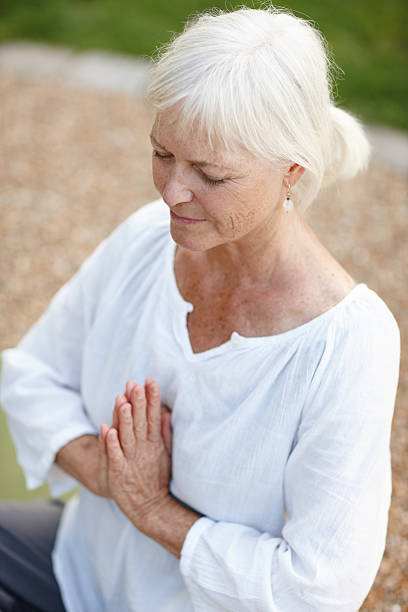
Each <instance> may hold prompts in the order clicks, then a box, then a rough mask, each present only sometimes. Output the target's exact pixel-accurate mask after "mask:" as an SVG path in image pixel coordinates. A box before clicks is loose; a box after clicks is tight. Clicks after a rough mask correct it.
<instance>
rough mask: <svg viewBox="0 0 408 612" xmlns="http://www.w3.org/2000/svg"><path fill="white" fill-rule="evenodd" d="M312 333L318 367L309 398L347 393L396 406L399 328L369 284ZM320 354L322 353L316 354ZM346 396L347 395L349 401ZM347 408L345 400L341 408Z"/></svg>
mask: <svg viewBox="0 0 408 612" xmlns="http://www.w3.org/2000/svg"><path fill="white" fill-rule="evenodd" d="M326 315H327V316H326V317H325V320H324V321H323V322H322V323H323V324H322V325H321V326H320V327H319V329H317V330H316V334H315V335H314V340H315V342H314V346H313V349H314V351H315V353H316V355H315V356H316V357H317V358H316V360H315V369H314V373H313V376H312V379H311V383H310V387H309V392H308V403H309V405H310V404H315V405H319V403H320V402H319V401H318V398H319V397H325V398H326V399H327V398H332V399H331V400H330V403H333V400H334V398H335V397H343V399H344V402H346V401H347V403H350V401H351V400H350V398H352V397H353V398H354V399H353V401H352V404H353V405H355V404H356V402H357V404H358V405H359V406H363V405H365V406H366V407H367V409H368V408H369V406H368V404H367V402H366V399H367V398H368V397H371V398H372V399H373V398H374V397H375V398H376V399H375V402H374V400H373V402H372V405H374V404H377V405H378V406H380V407H381V402H380V398H382V400H383V403H389V404H390V407H392V406H393V402H394V399H395V392H396V387H397V383H398V375H399V361H400V332H399V328H398V325H397V322H396V320H395V318H394V316H393V314H392V312H391V311H390V309H389V308H388V306H387V305H386V303H385V302H384V301H383V300H382V299H381V298H380V297H379V295H377V293H375V292H374V291H372V290H371V289H369V288H368V287H367V286H366V285H364V284H360V285H357V286H356V287H355V288H354V289H353V291H352V292H351V293H350V294H348V295H347V296H346V298H344V299H343V300H342V302H340V303H339V304H338V305H337V306H336V307H334V308H333V309H332V311H331V312H329V313H326ZM317 353H318V355H317ZM346 398H347V400H346ZM342 409H344V405H343V407H342Z"/></svg>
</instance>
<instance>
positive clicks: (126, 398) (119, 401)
mask: <svg viewBox="0 0 408 612" xmlns="http://www.w3.org/2000/svg"><path fill="white" fill-rule="evenodd" d="M135 386H136V383H135V382H133V381H129V382H127V383H126V390H125V393H124V394H123V395H117V396H116V401H115V407H114V409H113V415H112V427H114V428H115V429H116V430H117V431H119V409H120V407H121V406H123V404H126V403H129V404H130V405H132V403H131V393H132V389H133V388H134V387H135ZM161 418H162V420H161V426H162V438H163V442H164V446H165V447H166V450H167V452H168V454H169V455H171V449H172V431H171V410H170V408H169V407H168V406H166V405H165V404H162V406H161ZM103 427H107V426H106V425H103Z"/></svg>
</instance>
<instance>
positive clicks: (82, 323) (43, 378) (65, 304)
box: [1, 222, 129, 495]
mask: <svg viewBox="0 0 408 612" xmlns="http://www.w3.org/2000/svg"><path fill="white" fill-rule="evenodd" d="M128 225H129V222H125V223H124V224H122V225H121V226H119V228H117V229H116V230H115V231H114V232H113V234H112V235H111V236H110V237H109V238H108V239H107V240H105V241H104V242H102V243H101V244H100V245H99V246H98V248H97V249H96V251H95V252H94V253H93V254H92V255H91V256H90V257H89V259H87V260H86V261H85V263H84V264H83V265H82V267H81V268H80V270H79V271H78V272H77V274H76V275H75V276H74V277H73V278H72V279H71V280H70V281H69V282H68V283H67V284H66V285H64V286H63V287H62V288H61V289H60V290H59V291H58V293H57V294H56V295H55V297H54V299H53V300H52V302H51V304H50V306H49V308H48V310H47V311H46V312H45V313H44V314H43V315H42V317H41V318H40V319H39V320H38V321H37V323H36V324H35V325H34V326H33V327H32V328H31V330H30V331H29V332H28V334H27V335H26V336H25V337H24V338H23V339H22V341H21V342H20V344H19V345H18V346H17V347H16V348H15V349H9V350H6V351H4V352H3V355H2V385H1V403H2V406H3V408H4V411H5V412H6V414H7V416H8V422H9V427H10V433H11V435H12V438H13V440H14V443H15V446H16V452H17V459H18V461H19V463H20V465H21V467H22V468H23V471H24V473H25V476H26V483H27V487H28V488H29V489H34V488H36V487H38V486H40V485H41V484H43V483H44V482H45V480H48V482H49V485H50V487H51V492H52V494H54V495H60V494H62V493H64V492H66V491H68V490H69V489H71V488H73V487H74V486H76V484H77V483H76V481H75V480H74V479H73V478H71V476H69V475H68V474H66V473H65V472H63V470H61V469H60V468H59V467H58V466H57V465H55V464H54V458H55V454H56V452H57V451H58V450H59V449H60V448H61V447H62V446H64V445H65V444H66V443H68V442H69V441H70V440H73V439H74V438H77V437H79V436H81V435H84V434H95V433H97V430H96V427H95V425H94V423H92V422H91V420H90V419H89V417H88V415H87V413H86V410H85V407H84V405H83V402H82V398H81V380H80V377H81V366H82V350H83V345H84V341H85V339H86V335H87V330H88V329H89V327H90V325H91V323H92V321H93V319H94V317H95V314H96V311H97V306H98V303H99V302H100V300H101V296H102V294H103V290H104V288H105V287H106V286H107V284H108V283H109V281H110V278H111V276H112V273H113V271H114V270H115V267H116V266H117V265H118V262H119V260H120V258H121V255H122V251H123V248H124V246H123V243H124V242H125V234H126V232H127V231H128Z"/></svg>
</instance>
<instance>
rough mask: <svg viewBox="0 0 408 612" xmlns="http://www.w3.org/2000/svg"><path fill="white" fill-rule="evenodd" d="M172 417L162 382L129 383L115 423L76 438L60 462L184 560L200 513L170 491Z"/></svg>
mask: <svg viewBox="0 0 408 612" xmlns="http://www.w3.org/2000/svg"><path fill="white" fill-rule="evenodd" d="M170 416H171V412H170V410H169V409H168V408H167V407H166V406H162V405H161V403H160V390H159V385H158V384H157V382H155V381H154V380H153V379H151V378H147V379H146V382H145V385H144V386H143V385H137V384H136V383H135V382H128V383H127V384H126V390H125V393H124V394H123V395H118V396H117V398H116V401H115V406H114V409H113V416H112V425H111V426H109V425H101V428H100V433H99V436H98V437H96V436H94V435H90V434H86V435H83V436H80V437H79V438H76V439H74V440H71V442H68V443H67V444H66V445H65V446H63V447H62V448H61V449H60V450H59V451H58V453H57V455H56V459H55V461H56V463H57V464H58V465H59V466H60V467H61V468H62V469H63V470H65V471H66V472H67V473H68V474H71V476H73V477H74V478H76V479H77V480H78V481H79V482H81V483H82V484H83V485H84V486H85V487H87V488H88V489H89V490H90V491H91V492H92V493H94V494H96V495H99V496H101V497H107V498H110V499H113V500H114V501H115V502H116V504H117V505H118V507H119V508H120V509H121V510H122V512H123V514H125V515H126V516H127V518H128V519H129V520H130V521H131V522H132V523H133V524H134V525H135V527H137V528H138V529H139V530H140V531H142V532H143V533H144V534H145V535H147V536H148V537H151V538H153V539H154V540H156V542H158V543H159V544H160V545H161V546H163V547H164V548H166V549H167V550H168V551H169V552H171V553H172V554H173V555H175V556H176V557H180V555H181V550H182V547H183V544H184V540H185V538H186V535H187V533H188V531H189V529H190V528H191V527H192V525H193V524H194V523H195V522H196V521H197V520H198V519H199V518H200V517H201V515H200V514H198V513H197V512H195V511H194V510H191V509H190V508H187V507H186V506H185V505H184V504H181V503H180V502H179V501H177V500H176V499H175V498H174V497H172V495H171V494H170V491H169V483H170V475H171V447H172V432H171V426H170Z"/></svg>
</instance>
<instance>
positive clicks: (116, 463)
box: [105, 427, 124, 472]
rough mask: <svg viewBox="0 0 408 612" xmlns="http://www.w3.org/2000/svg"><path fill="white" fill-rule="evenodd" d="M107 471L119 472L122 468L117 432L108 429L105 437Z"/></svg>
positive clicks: (111, 428) (121, 454)
mask: <svg viewBox="0 0 408 612" xmlns="http://www.w3.org/2000/svg"><path fill="white" fill-rule="evenodd" d="M105 439H106V450H107V455H108V465H109V469H112V470H113V471H115V472H119V471H121V470H122V467H123V461H124V457H123V453H122V449H121V447H120V444H119V437H118V432H117V431H116V429H114V428H113V427H110V428H109V430H108V431H107V433H106V436H105Z"/></svg>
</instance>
